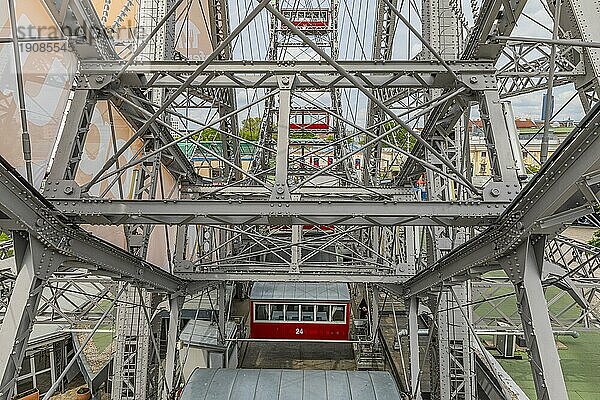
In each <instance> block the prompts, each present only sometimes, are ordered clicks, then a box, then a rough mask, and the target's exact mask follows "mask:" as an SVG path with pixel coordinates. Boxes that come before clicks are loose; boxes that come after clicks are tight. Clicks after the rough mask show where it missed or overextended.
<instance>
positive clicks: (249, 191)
mask: <svg viewBox="0 0 600 400" xmlns="http://www.w3.org/2000/svg"><path fill="white" fill-rule="evenodd" d="M181 193H184V194H186V195H202V197H208V195H210V196H211V197H217V198H218V197H221V196H223V197H229V196H236V197H237V198H240V197H243V196H251V197H253V198H255V199H256V198H259V197H260V196H266V197H268V196H269V195H270V194H271V192H270V191H269V189H267V188H265V187H260V186H228V187H217V188H215V187H214V186H203V185H195V186H194V185H189V186H188V185H183V186H182V187H181ZM294 193H295V194H299V195H302V197H303V198H307V197H315V198H317V197H319V198H335V197H350V198H353V199H357V198H361V197H365V198H369V197H375V198H386V197H387V198H393V197H398V196H402V197H406V196H413V193H412V188H397V187H385V186H371V187H365V188H362V187H351V186H314V187H310V186H303V187H301V188H299V189H298V190H295V191H294Z"/></svg>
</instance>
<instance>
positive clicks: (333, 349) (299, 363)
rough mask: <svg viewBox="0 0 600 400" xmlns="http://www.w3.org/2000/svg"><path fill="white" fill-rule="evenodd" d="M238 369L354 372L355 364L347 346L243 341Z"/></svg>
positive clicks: (350, 345)
mask: <svg viewBox="0 0 600 400" xmlns="http://www.w3.org/2000/svg"><path fill="white" fill-rule="evenodd" d="M240 367H241V368H289V369H319V370H323V369H324V370H355V369H356V362H355V361H354V351H353V349H352V344H350V343H348V344H345V343H284V342H277V343H274V342H272V343H266V342H246V343H245V344H244V345H243V346H242V350H241V353H240Z"/></svg>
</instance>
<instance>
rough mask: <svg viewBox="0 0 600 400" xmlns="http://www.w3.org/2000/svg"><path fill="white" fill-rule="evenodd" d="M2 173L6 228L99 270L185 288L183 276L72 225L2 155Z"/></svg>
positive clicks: (166, 287) (157, 285) (143, 282)
mask: <svg viewBox="0 0 600 400" xmlns="http://www.w3.org/2000/svg"><path fill="white" fill-rule="evenodd" d="M0 177H1V179H0V198H1V199H2V204H0V211H1V216H0V217H1V218H0V226H1V227H2V228H3V229H4V230H26V231H28V232H29V233H30V234H31V235H32V236H33V237H34V238H36V239H37V240H39V241H40V242H42V243H43V244H44V245H45V246H46V247H48V248H51V249H52V250H53V251H55V252H56V253H58V254H62V255H64V256H67V257H70V258H73V259H75V260H77V261H80V262H82V263H85V264H87V265H88V267H89V268H90V269H92V270H94V269H98V273H105V274H109V275H110V276H113V277H115V278H117V279H120V280H131V281H134V282H137V283H138V284H139V285H141V286H144V285H147V286H148V287H151V288H154V289H157V290H163V291H166V292H170V293H173V292H178V291H181V290H184V289H185V282H184V281H182V280H181V279H179V278H177V277H175V276H173V275H171V274H169V273H168V272H166V271H164V270H162V269H161V268H159V267H157V266H155V265H152V264H150V263H148V262H146V261H143V260H141V259H139V258H137V257H135V256H133V255H131V254H130V253H128V252H127V251H125V250H123V249H121V248H118V247H116V246H114V245H112V244H109V243H108V242H106V241H104V240H101V239H99V238H97V237H95V236H92V235H91V234H89V233H88V232H86V231H84V230H83V229H82V228H79V227H73V225H72V223H71V221H68V220H66V219H65V218H64V217H63V216H61V215H60V214H59V213H58V212H57V211H56V210H55V209H54V208H53V207H52V205H51V204H49V203H48V201H47V200H46V199H44V198H43V197H42V196H41V195H40V194H39V193H37V192H36V190H35V189H34V188H33V187H31V186H30V185H29V184H28V183H27V182H26V181H24V180H23V178H22V177H21V176H20V175H19V173H18V172H17V171H16V170H15V169H14V168H13V167H12V166H11V165H10V164H9V163H8V162H7V161H6V160H5V159H4V158H2V157H0Z"/></svg>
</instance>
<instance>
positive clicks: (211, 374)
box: [180, 369, 400, 400]
mask: <svg viewBox="0 0 600 400" xmlns="http://www.w3.org/2000/svg"><path fill="white" fill-rule="evenodd" d="M180 399H181V400H197V399H211V400H283V399H285V400H309V399H310V400H334V399H335V400H400V393H399V391H398V388H397V387H396V384H395V383H394V380H393V379H392V376H391V375H390V374H389V372H384V371H309V370H285V369H284V370H281V369H196V370H195V371H194V373H193V374H192V376H191V377H190V379H189V380H188V383H187V384H186V386H185V388H184V390H183V394H182V396H181V398H180Z"/></svg>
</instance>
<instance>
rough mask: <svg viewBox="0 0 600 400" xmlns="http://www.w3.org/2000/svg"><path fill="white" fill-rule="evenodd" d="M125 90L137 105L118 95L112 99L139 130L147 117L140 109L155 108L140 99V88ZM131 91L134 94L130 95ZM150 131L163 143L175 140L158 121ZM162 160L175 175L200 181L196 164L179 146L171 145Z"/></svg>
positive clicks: (149, 110)
mask: <svg viewBox="0 0 600 400" xmlns="http://www.w3.org/2000/svg"><path fill="white" fill-rule="evenodd" d="M124 92H125V93H124V97H126V98H127V99H128V100H129V101H131V102H132V103H133V104H135V105H136V106H137V107H134V106H132V105H130V104H128V103H127V102H124V101H120V100H119V99H118V98H116V97H113V98H112V99H111V101H112V102H113V104H115V106H116V107H117V109H118V110H119V112H120V113H121V115H122V116H123V118H125V120H127V122H128V123H129V124H130V125H131V126H132V127H133V129H135V130H138V129H139V128H140V127H141V126H142V125H143V121H145V119H146V118H147V117H146V115H144V113H143V112H141V111H140V110H146V111H147V112H154V109H153V108H152V107H151V106H150V105H149V104H147V103H143V102H141V101H139V100H138V98H144V95H143V94H142V93H141V91H140V90H139V89H124ZM129 92H130V93H131V94H133V95H132V96H129V95H128V93H129ZM149 132H150V134H151V136H153V137H154V138H156V139H157V140H159V141H160V143H161V144H162V145H167V144H169V143H172V142H173V141H174V140H175V139H174V138H173V135H172V133H171V132H170V131H169V130H168V129H166V128H165V127H164V126H161V125H160V124H158V123H154V124H152V125H151V127H150V129H149ZM161 161H162V165H164V166H165V167H166V168H167V169H168V170H169V171H170V172H171V173H172V174H173V176H175V177H181V178H183V180H185V181H187V182H189V183H198V182H199V181H200V178H199V177H198V175H197V174H196V172H195V170H194V166H193V165H192V163H191V162H190V160H189V158H188V157H187V156H186V155H185V154H184V153H183V151H182V150H181V148H180V147H179V146H170V147H168V148H167V149H166V150H165V151H163V152H161Z"/></svg>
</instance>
